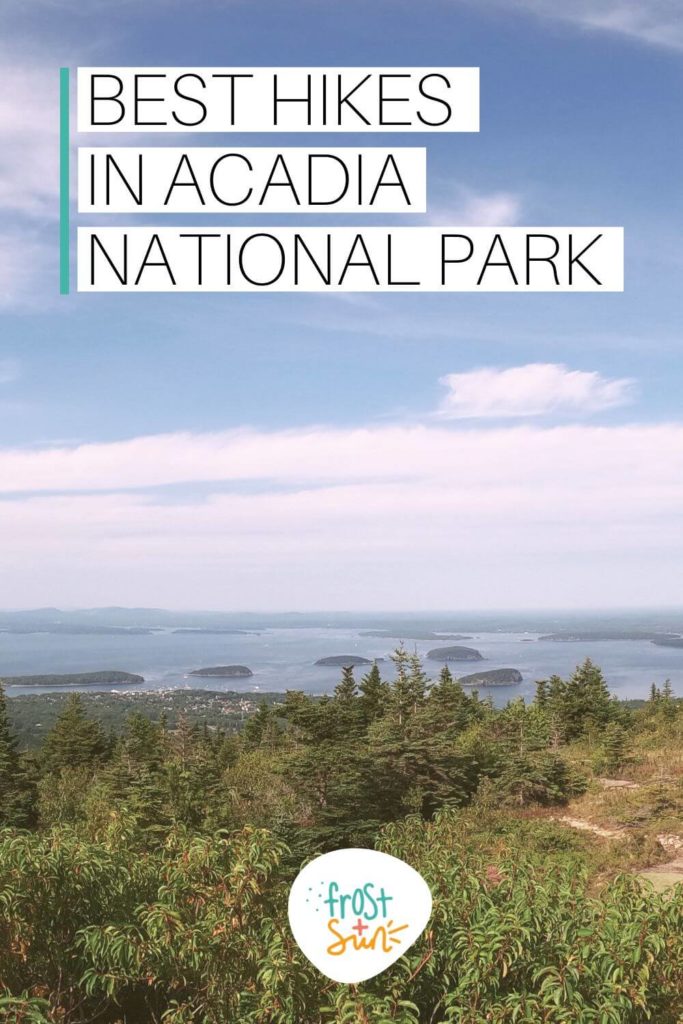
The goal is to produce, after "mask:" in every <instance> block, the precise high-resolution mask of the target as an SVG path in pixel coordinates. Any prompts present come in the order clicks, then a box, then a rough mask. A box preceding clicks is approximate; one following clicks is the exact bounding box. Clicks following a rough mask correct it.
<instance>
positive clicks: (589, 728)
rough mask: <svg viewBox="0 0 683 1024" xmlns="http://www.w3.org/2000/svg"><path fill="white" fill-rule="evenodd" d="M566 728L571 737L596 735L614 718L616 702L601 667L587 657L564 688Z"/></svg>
mask: <svg viewBox="0 0 683 1024" xmlns="http://www.w3.org/2000/svg"><path fill="white" fill-rule="evenodd" d="M565 708H566V722H565V725H566V730H567V735H568V737H569V738H570V739H574V738H578V737H583V736H595V735H596V734H597V733H598V731H599V730H602V729H604V728H605V727H606V726H607V724H608V723H609V722H611V721H614V719H615V717H616V715H615V704H614V702H613V700H612V698H611V695H610V692H609V689H608V688H607V683H606V682H605V678H604V676H603V674H602V671H601V669H600V668H599V667H598V666H597V665H594V664H593V662H592V661H591V659H590V658H586V660H585V661H584V662H583V664H581V665H579V666H578V667H577V668H576V669H575V671H574V673H573V675H572V676H571V678H570V680H569V682H568V683H567V686H566V690H565Z"/></svg>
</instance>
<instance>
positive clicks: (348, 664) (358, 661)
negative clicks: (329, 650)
mask: <svg viewBox="0 0 683 1024" xmlns="http://www.w3.org/2000/svg"><path fill="white" fill-rule="evenodd" d="M315 664H316V665H326V666H328V667H330V668H355V667H356V665H372V662H371V661H370V659H369V658H361V656H360V655H359V654H333V655H331V656H330V657H329V658H318V660H317V661H316V663H315Z"/></svg>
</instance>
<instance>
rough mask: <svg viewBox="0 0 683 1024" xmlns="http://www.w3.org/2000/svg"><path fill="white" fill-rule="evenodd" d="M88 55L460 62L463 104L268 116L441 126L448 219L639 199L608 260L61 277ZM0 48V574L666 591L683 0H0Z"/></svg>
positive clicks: (108, 599) (335, 592)
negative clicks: (68, 148)
mask: <svg viewBox="0 0 683 1024" xmlns="http://www.w3.org/2000/svg"><path fill="white" fill-rule="evenodd" d="M560 12H561V13H560ZM79 63H80V64H91V65H92V64H102V65H107V64H112V65H116V64H129V65H146V64H150V65H153V64H159V65H171V66H173V65H223V66H230V65H249V64H254V65H258V64H263V65H278V64H303V65H305V64H312V65H318V66H320V65H331V66H334V65H342V66H343V65H371V66H379V65H388V66H391V65H416V66H430V65H435V66H438V65H478V66H480V67H481V76H482V78H481V84H482V96H481V115H482V117H481V124H482V130H481V132H480V133H479V134H474V135H435V136H428V135H421V136H410V135H402V136H396V137H392V136H387V135H382V136H377V137H368V136H363V137H356V136H353V135H346V136H311V135H307V136H305V137H301V138H298V137H296V136H285V137H281V138H280V139H279V140H278V141H281V142H283V143H284V144H286V145H296V144H297V143H302V144H303V143H306V144H307V145H339V144H344V145H353V144H356V143H359V144H365V145H367V144H372V143H376V144H378V145H383V146H384V145H386V146H390V145H392V144H397V145H427V146H428V149H429V156H428V160H429V205H430V213H429V215H428V220H429V222H432V223H450V224H463V225H465V224H530V225H541V224H558V225H560V224H596V225H601V224H604V225H610V224H614V225H623V226H624V227H625V229H626V261H627V265H626V291H625V293H624V294H623V295H620V294H605V295H595V294H589V295H580V294H568V295H558V296H552V295H551V296H548V295H542V294H539V295H534V294H526V295H457V294H453V295H437V296H435V295H429V294H419V295H391V296H386V295H383V296H377V297H375V296H367V295H365V296H362V295H349V294H347V295H341V296H340V295H337V296H333V295H320V296H306V295H301V294H298V295H277V294H273V293H270V294H265V295H263V294H262V295H219V296H211V295H198V296H192V295H167V294H165V295H160V296H155V295H119V296H113V297H108V296H106V295H82V296H79V295H77V294H74V295H71V296H70V297H68V298H60V296H59V295H58V294H57V291H58V280H57V257H58V253H57V184H58V171H57V163H56V155H57V127H58V111H57V74H58V72H57V69H58V67H59V66H60V65H63V64H65V65H69V66H72V67H75V66H76V65H77V64H79ZM0 65H1V66H2V70H3V89H2V92H1V94H0V139H1V145H0V538H1V540H0V573H1V577H0V578H1V580H2V584H3V586H2V592H1V594H0V605H2V606H5V607H27V606H34V605H46V604H56V605H63V606H67V605H68V606H74V605H104V604H106V605H109V604H134V605H143V604H152V605H165V606H173V607H184V608H192V607H194V608H206V607H214V608H230V609H298V610H305V609H311V610H321V609H386V610H390V609H406V610H409V609H411V610H412V609H414V610H425V609H437V608H441V609H457V608H503V607H509V608H519V607H536V608H537V607H585V606H591V607H595V606H610V605H624V606H626V605H630V606H646V605H657V606H661V605H665V604H681V603H683V601H682V594H681V585H680V580H681V576H682V570H683V531H682V529H681V526H682V520H683V411H682V409H681V394H682V393H683V363H682V361H681V352H682V350H683V344H682V339H681V331H682V328H683V302H682V300H681V294H682V292H683V255H682V253H683V247H682V246H681V226H682V224H683V202H682V200H681V195H682V192H683V185H682V182H683V174H682V171H683V160H682V159H681V158H682V154H683V141H682V137H681V131H680V125H681V120H680V117H681V88H682V86H683V75H682V74H681V72H682V69H683V11H682V8H681V5H680V2H679V0H567V2H565V3H563V4H560V3H558V2H557V0H499V2H495V0H477V2H475V0H471V2H467V0H421V2H419V3H417V2H416V0H405V2H404V0H372V2H371V3H368V2H367V0H364V2H362V3H361V2H357V0H344V2H337V3H332V2H328V3H324V2H322V0H310V2H306V0H289V2H285V0H279V2H276V0H268V2H265V0H264V2H262V0H244V2H239V0H233V2H231V0H195V2H193V3H192V4H188V3H181V2H180V0H178V2H173V0H146V2H140V0H136V2H132V0H131V2H122V0H111V2H110V0H44V2H41V0H21V2H20V0H4V3H3V5H2V12H1V13H0ZM93 138H94V137H93V136H88V137H83V138H82V139H81V140H80V141H81V143H82V144H86V145H87V144H92V139H93ZM178 138H179V137H178V136H173V137H169V138H168V140H166V142H167V144H172V145H177V144H179V143H178ZM276 139H277V137H275V136H273V137H270V138H266V137H259V136H257V137H254V136H251V135H249V136H242V137H239V136H237V137H235V136H232V137H231V140H230V144H231V146H234V145H236V144H237V145H240V144H243V145H254V144H265V143H266V142H269V143H270V144H271V145H272V144H273V140H276ZM74 141H76V140H75V139H74ZM95 141H96V142H98V141H100V140H97V139H96V140H95ZM118 141H119V142H121V141H125V140H120V139H119V140H118ZM134 141H135V142H136V143H137V144H141V143H142V142H143V138H141V137H140V136H137V137H136V138H135V140H134ZM154 141H155V143H157V144H158V143H159V142H160V141H161V142H163V141H165V140H164V139H163V138H161V139H160V137H159V136H156V137H155V139H154ZM192 141H193V144H208V143H209V142H213V143H214V144H220V142H221V140H220V139H217V140H212V139H211V138H210V137H209V138H207V137H201V138H198V137H195V138H194V139H193V140H192ZM275 220H278V221H279V222H280V223H297V221H296V219H295V218H288V217H281V218H271V221H275ZM352 220H353V222H355V223H359V222H363V223H368V224H369V223H373V222H374V223H386V222H387V221H390V222H393V223H397V222H402V221H406V218H400V217H393V218H385V219H384V221H382V220H381V219H378V218H376V217H375V218H361V217H360V216H356V217H354V218H353V219H352ZM423 220H424V219H423ZM224 221H225V222H228V223H230V222H232V223H239V224H244V223H247V222H249V223H254V222H257V221H259V218H255V217H252V218H251V219H250V220H247V219H246V218H245V217H244V216H243V217H241V218H240V217H233V218H224ZM142 222H144V221H142ZM268 222H269V220H268V219H266V218H261V219H260V223H262V224H265V223H268ZM305 222H306V223H308V224H315V223H327V221H323V220H321V219H320V218H315V217H308V218H307V219H306V221H305ZM332 222H334V223H345V222H346V223H348V222H349V220H348V218H346V219H345V218H343V217H336V218H334V221H330V223H332ZM408 222H411V223H416V222H419V219H416V218H412V219H409V221H408Z"/></svg>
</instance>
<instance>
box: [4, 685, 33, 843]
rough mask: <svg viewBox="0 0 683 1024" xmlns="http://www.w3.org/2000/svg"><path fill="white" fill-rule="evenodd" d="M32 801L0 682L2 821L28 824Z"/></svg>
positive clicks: (20, 824)
mask: <svg viewBox="0 0 683 1024" xmlns="http://www.w3.org/2000/svg"><path fill="white" fill-rule="evenodd" d="M30 804H31V791H30V786H29V783H28V780H27V778H26V774H25V772H24V767H23V763H22V759H21V756H20V754H19V750H18V744H17V739H16V736H15V735H14V733H13V732H12V728H11V726H10V721H9V715H8V712H7V698H6V697H5V691H4V689H3V687H2V684H0V825H14V826H22V825H26V824H28V822H29V819H30V816H31V813H30V812H31V807H30Z"/></svg>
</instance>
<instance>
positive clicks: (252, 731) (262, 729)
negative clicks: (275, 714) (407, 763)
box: [242, 700, 271, 749]
mask: <svg viewBox="0 0 683 1024" xmlns="http://www.w3.org/2000/svg"><path fill="white" fill-rule="evenodd" d="M270 718H271V711H270V708H269V707H268V704H267V703H266V701H265V700H262V701H261V702H260V703H259V706H258V707H257V709H256V711H255V713H254V714H253V715H250V716H249V718H247V721H246V723H245V726H244V729H243V730H242V737H243V739H244V743H245V746H246V747H247V748H249V749H253V748H254V747H258V746H260V745H261V743H262V742H263V739H264V736H265V735H266V731H267V728H268V725H269V723H270Z"/></svg>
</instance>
